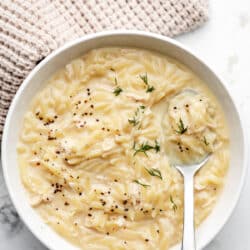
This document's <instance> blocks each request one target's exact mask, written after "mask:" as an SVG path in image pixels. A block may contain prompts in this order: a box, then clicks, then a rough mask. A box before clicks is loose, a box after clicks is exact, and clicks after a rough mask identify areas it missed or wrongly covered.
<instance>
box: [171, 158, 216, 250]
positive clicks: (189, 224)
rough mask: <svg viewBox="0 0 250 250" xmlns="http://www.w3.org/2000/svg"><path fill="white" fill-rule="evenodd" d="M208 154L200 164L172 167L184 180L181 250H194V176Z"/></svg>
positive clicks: (204, 162)
mask: <svg viewBox="0 0 250 250" xmlns="http://www.w3.org/2000/svg"><path fill="white" fill-rule="evenodd" d="M210 155H211V154H208V155H207V156H206V157H205V158H204V159H203V160H202V161H201V162H199V163H197V164H193V165H174V167H176V168H177V169H178V170H179V172H180V173H181V174H182V176H183V178H184V214H183V238H182V247H181V250H195V249H196V242H195V228H194V176H195V174H196V173H197V171H198V170H200V169H201V168H202V167H203V166H204V165H205V164H206V163H207V161H208V159H209V157H210Z"/></svg>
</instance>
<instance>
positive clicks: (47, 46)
mask: <svg viewBox="0 0 250 250" xmlns="http://www.w3.org/2000/svg"><path fill="white" fill-rule="evenodd" d="M206 19H207V2H206V0H162V1H160V0H0V138H1V133H2V128H3V124H4V119H5V116H6V114H7V111H8V107H9V105H10V102H11V100H12V98H13V96H14V94H15V93H16V91H17V89H18V87H19V86H20V84H21V83H22V81H23V80H24V78H25V77H26V76H27V74H28V73H29V72H30V71H31V70H32V68H33V67H34V66H35V65H36V64H37V63H38V62H39V61H41V60H42V59H43V58H44V57H45V56H47V55H48V54H49V53H50V52H51V51H53V50H55V49H56V48H58V47H60V46H61V45H62V44H64V43H65V42H67V41H69V40H72V39H75V38H77V37H80V36H83V35H84V34H87V33H93V32H97V31H101V30H108V29H118V28H123V29H124V28H125V29H139V30H149V31H152V32H156V33H161V34H164V35H168V36H174V35H177V34H180V33H182V32H187V31H190V30H191V29H194V28H195V27H197V26H199V25H200V24H202V23H203V22H204V21H205V20H206Z"/></svg>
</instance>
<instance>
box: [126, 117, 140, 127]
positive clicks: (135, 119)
mask: <svg viewBox="0 0 250 250" xmlns="http://www.w3.org/2000/svg"><path fill="white" fill-rule="evenodd" d="M128 122H129V123H130V124H132V125H133V126H136V125H137V124H138V123H139V121H138V120H137V118H136V117H135V116H134V117H133V119H128Z"/></svg>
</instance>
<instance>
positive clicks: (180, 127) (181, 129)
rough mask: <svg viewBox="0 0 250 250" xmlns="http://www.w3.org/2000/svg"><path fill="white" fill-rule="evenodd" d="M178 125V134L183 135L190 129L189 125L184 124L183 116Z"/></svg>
mask: <svg viewBox="0 0 250 250" xmlns="http://www.w3.org/2000/svg"><path fill="white" fill-rule="evenodd" d="M177 126H178V130H175V132H177V133H178V134H181V135H182V134H184V133H185V132H186V131H187V129H188V127H185V126H184V123H183V121H182V119H181V118H180V120H179V123H178V124H177Z"/></svg>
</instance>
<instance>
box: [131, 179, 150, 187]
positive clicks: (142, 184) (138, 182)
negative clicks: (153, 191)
mask: <svg viewBox="0 0 250 250" xmlns="http://www.w3.org/2000/svg"><path fill="white" fill-rule="evenodd" d="M133 182H135V183H137V184H139V185H141V186H143V187H144V188H146V187H150V185H148V184H144V183H141V182H140V181H138V180H133Z"/></svg>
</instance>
